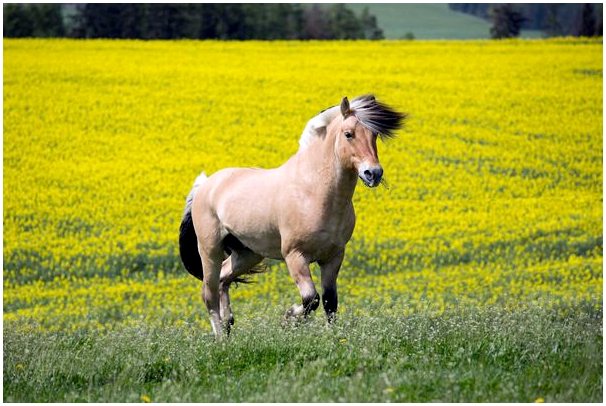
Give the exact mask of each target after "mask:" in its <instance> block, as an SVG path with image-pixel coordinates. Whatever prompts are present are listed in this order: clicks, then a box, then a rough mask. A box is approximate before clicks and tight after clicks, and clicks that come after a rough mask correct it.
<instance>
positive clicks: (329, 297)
mask: <svg viewBox="0 0 606 406" xmlns="http://www.w3.org/2000/svg"><path fill="white" fill-rule="evenodd" d="M338 304H339V300H338V297H337V291H336V289H333V288H328V289H324V291H323V292H322V305H323V306H324V311H325V312H326V316H327V317H328V321H332V320H333V319H334V315H335V313H336V312H337V306H338Z"/></svg>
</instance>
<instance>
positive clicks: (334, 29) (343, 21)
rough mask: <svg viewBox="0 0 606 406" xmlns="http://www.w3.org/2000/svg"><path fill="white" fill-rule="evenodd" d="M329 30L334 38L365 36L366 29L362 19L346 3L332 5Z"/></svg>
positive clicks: (329, 14)
mask: <svg viewBox="0 0 606 406" xmlns="http://www.w3.org/2000/svg"><path fill="white" fill-rule="evenodd" d="M328 16H329V21H330V23H329V30H330V33H331V38H334V39H358V38H364V29H363V27H362V24H361V22H360V20H358V19H357V18H356V15H355V14H354V12H353V11H351V10H350V9H348V8H347V7H346V6H345V4H335V5H333V6H331V7H330V9H329V12H328Z"/></svg>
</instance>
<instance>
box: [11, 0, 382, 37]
mask: <svg viewBox="0 0 606 406" xmlns="http://www.w3.org/2000/svg"><path fill="white" fill-rule="evenodd" d="M4 37H72V38H131V39H180V38H194V39H235V40H246V39H264V40H272V39H382V38H384V35H383V31H382V30H381V29H380V28H379V27H378V25H377V19H376V17H375V16H374V15H372V14H370V13H369V11H368V8H366V9H364V10H363V12H362V13H361V14H360V15H356V14H355V13H354V12H353V11H352V10H351V9H349V8H347V7H346V6H345V5H344V4H333V5H322V6H321V5H318V4H313V5H306V6H303V5H300V4H157V3H156V4H109V3H106V4H93V3H88V4H77V5H62V4H5V5H4Z"/></svg>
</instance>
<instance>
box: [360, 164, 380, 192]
mask: <svg viewBox="0 0 606 406" xmlns="http://www.w3.org/2000/svg"><path fill="white" fill-rule="evenodd" d="M358 176H359V177H360V179H362V182H364V184H365V185H366V186H369V187H376V186H378V185H379V183H381V179H382V178H383V168H381V166H379V165H377V166H372V167H371V166H363V167H362V168H360V170H359V172H358Z"/></svg>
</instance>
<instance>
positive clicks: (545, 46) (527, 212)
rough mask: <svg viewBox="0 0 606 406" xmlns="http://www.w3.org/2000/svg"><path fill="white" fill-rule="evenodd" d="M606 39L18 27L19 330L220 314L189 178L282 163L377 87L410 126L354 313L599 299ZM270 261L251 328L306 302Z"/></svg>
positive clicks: (375, 207) (362, 235)
mask: <svg viewBox="0 0 606 406" xmlns="http://www.w3.org/2000/svg"><path fill="white" fill-rule="evenodd" d="M602 52H603V47H602V43H601V42H600V41H588V40H587V41H584V40H572V39H570V40H568V39H559V40H533V41H522V40H512V41H470V42H454V41H449V42H440V41H383V42H364V41H351V42H287V41H285V42H280V41H277V42H246V43H243V42H214V41H178V42H163V41H150V42H142V41H109V40H106V41H71V40H6V39H5V40H4V280H3V286H4V323H5V324H4V325H5V328H7V327H10V328H22V329H33V330H38V329H39V330H55V331H56V330H77V329H81V328H87V329H100V330H107V329H112V328H116V327H118V326H123V325H124V326H126V325H132V324H137V323H142V322H144V323H148V324H149V323H151V324H154V323H158V324H160V323H161V324H171V323H172V324H175V325H178V324H182V323H190V324H191V323H193V324H200V325H201V326H202V327H203V328H208V325H207V322H206V316H205V312H204V311H203V309H202V307H203V306H202V303H201V300H200V293H199V282H198V281H197V280H196V279H194V278H193V277H191V276H189V274H187V273H186V272H185V270H184V269H183V268H182V265H181V263H180V260H179V258H178V248H177V238H178V227H179V222H180V220H181V218H180V217H181V214H182V209H183V205H184V200H185V196H186V195H187V193H188V192H189V190H190V187H191V185H192V183H193V180H194V179H195V177H196V176H197V175H198V174H199V173H200V172H201V171H202V170H204V171H205V172H206V173H208V174H210V173H213V172H215V171H216V170H218V169H220V168H223V167H227V166H259V167H273V166H277V165H280V164H281V163H282V162H284V161H285V160H286V159H287V158H288V157H289V156H290V155H292V154H293V153H295V152H296V150H297V148H298V139H299V135H300V133H301V131H302V129H303V127H304V126H305V123H306V122H307V120H308V119H309V118H311V117H312V116H314V115H315V114H316V113H317V112H319V111H320V110H322V109H324V108H326V107H328V106H331V105H334V104H337V103H338V102H339V101H340V99H341V97H343V96H346V95H347V96H349V97H350V98H351V97H355V96H357V95H360V94H364V93H374V94H376V95H377V97H378V98H379V99H381V100H383V101H385V102H386V103H388V104H391V105H393V106H395V107H397V108H398V109H400V110H402V111H406V112H408V113H409V120H408V123H407V126H406V129H405V130H403V131H401V132H400V134H399V136H398V137H397V138H396V139H394V140H390V141H387V142H385V143H383V144H382V145H379V149H380V150H379V152H380V158H381V163H382V164H383V167H384V169H385V176H386V178H387V181H388V183H389V187H388V188H378V189H372V190H371V189H367V188H364V186H363V185H359V186H358V189H357V191H356V195H355V198H354V204H355V207H356V212H357V215H358V221H357V227H356V230H355V233H354V236H353V238H352V241H351V242H350V244H349V248H348V252H347V254H346V259H345V263H344V266H343V269H342V271H341V273H340V279H339V281H340V285H339V289H340V302H341V304H342V307H341V308H340V311H342V312H345V313H351V314H361V315H364V314H367V312H368V311H369V310H368V309H369V308H370V307H372V306H373V305H375V304H377V305H383V307H384V308H385V311H388V312H392V313H395V314H398V313H401V314H408V313H413V312H415V311H418V310H420V309H429V310H431V311H435V312H441V311H443V310H445V309H447V308H449V307H452V306H461V305H469V306H485V305H500V306H505V307H523V306H525V305H529V304H533V305H536V304H539V305H541V306H559V307H562V308H565V307H566V306H567V305H573V304H579V303H585V304H587V305H588V306H591V307H595V308H601V306H602V278H603V275H602V256H603V253H602V246H603V242H602V241H603V234H602V201H603V190H602V177H603V174H602V158H603V157H602V142H603V141H602V132H603V127H602V125H603V123H602V103H603V100H602V91H603V89H602V75H603V70H602V69H603V67H602ZM268 267H269V270H270V272H268V273H265V274H262V275H259V276H258V277H256V280H257V281H258V282H257V283H255V284H250V285H241V286H239V287H238V289H234V290H233V294H232V301H233V306H234V311H235V313H236V318H237V319H238V320H239V321H238V322H240V321H241V320H242V319H246V315H247V314H249V315H250V314H254V313H255V312H258V311H259V309H260V308H263V309H265V308H268V309H276V310H275V312H276V314H281V312H282V311H283V310H285V309H286V307H287V306H288V305H290V304H292V303H293V302H296V301H298V300H299V298H298V294H297V290H296V288H295V286H294V284H293V283H292V281H290V279H289V276H288V272H287V271H286V269H285V267H284V265H282V264H279V263H275V262H272V263H270V264H269V265H268ZM315 272H316V274H317V269H316V270H315ZM316 279H317V278H316Z"/></svg>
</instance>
